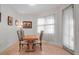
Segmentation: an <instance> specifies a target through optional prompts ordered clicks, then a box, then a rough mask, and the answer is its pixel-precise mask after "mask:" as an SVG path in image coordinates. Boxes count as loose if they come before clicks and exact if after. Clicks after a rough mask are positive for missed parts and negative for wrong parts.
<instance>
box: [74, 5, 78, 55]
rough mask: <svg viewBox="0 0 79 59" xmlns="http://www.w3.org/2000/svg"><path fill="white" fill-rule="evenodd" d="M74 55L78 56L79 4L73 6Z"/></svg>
mask: <svg viewBox="0 0 79 59" xmlns="http://www.w3.org/2000/svg"><path fill="white" fill-rule="evenodd" d="M74 11H75V12H74V16H75V17H74V19H75V54H78V55H79V4H77V5H75V9H74Z"/></svg>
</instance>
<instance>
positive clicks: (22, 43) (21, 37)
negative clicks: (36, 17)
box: [17, 30, 27, 51]
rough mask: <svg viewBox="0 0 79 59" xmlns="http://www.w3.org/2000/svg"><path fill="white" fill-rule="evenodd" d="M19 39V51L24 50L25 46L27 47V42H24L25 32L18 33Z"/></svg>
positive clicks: (19, 31)
mask: <svg viewBox="0 0 79 59" xmlns="http://www.w3.org/2000/svg"><path fill="white" fill-rule="evenodd" d="M17 35H18V39H19V51H20V50H21V48H23V45H27V42H26V41H24V40H23V36H24V31H21V30H18V31H17Z"/></svg>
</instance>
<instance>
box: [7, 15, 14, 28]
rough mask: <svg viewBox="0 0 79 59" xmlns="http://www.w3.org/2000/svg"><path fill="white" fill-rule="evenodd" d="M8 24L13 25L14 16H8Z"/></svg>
mask: <svg viewBox="0 0 79 59" xmlns="http://www.w3.org/2000/svg"><path fill="white" fill-rule="evenodd" d="M8 25H10V26H12V25H13V17H11V16H8Z"/></svg>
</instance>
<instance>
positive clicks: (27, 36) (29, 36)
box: [23, 35, 39, 40]
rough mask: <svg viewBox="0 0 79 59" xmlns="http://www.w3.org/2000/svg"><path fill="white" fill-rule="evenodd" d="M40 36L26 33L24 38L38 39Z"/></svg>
mask: <svg viewBox="0 0 79 59" xmlns="http://www.w3.org/2000/svg"><path fill="white" fill-rule="evenodd" d="M38 38H39V36H38V35H25V36H24V37H23V39H24V40H38Z"/></svg>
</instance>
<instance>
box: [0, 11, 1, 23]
mask: <svg viewBox="0 0 79 59" xmlns="http://www.w3.org/2000/svg"><path fill="white" fill-rule="evenodd" d="M0 22H1V12H0Z"/></svg>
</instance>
